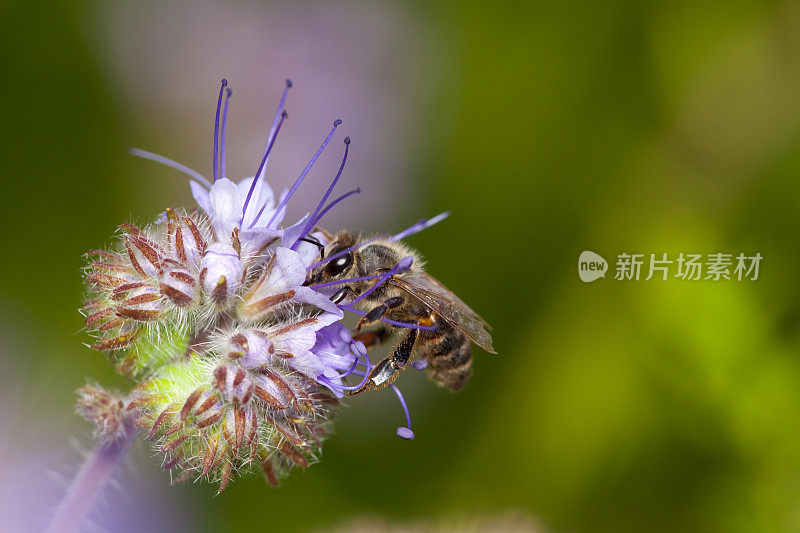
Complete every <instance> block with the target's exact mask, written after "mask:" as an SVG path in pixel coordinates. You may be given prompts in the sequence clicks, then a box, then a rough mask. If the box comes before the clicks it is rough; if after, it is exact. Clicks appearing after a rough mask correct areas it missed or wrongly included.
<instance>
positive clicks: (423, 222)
mask: <svg viewBox="0 0 800 533" xmlns="http://www.w3.org/2000/svg"><path fill="white" fill-rule="evenodd" d="M449 216H450V211H445V212H444V213H440V214H438V215H436V216H435V217H433V218H432V219H430V220H428V219H425V218H421V219H419V222H417V223H416V224H414V225H413V226H411V227H409V228H407V229H405V230H403V231H401V232H400V233H398V234H397V235H394V236H393V237H392V238H391V239H390V240H391V241H392V242H395V241H399V240H400V239H404V238H406V237H408V236H409V235H413V234H415V233H419V232H420V231H422V230H424V229H425V228H429V227H431V226H433V225H434V224H436V223H437V222H441V221H442V220H444V219H446V218H447V217H449Z"/></svg>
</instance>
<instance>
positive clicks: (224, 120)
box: [219, 87, 233, 178]
mask: <svg viewBox="0 0 800 533" xmlns="http://www.w3.org/2000/svg"><path fill="white" fill-rule="evenodd" d="M232 94H233V89H231V88H230V87H228V89H227V90H226V91H225V107H224V108H223V110H222V133H221V134H220V141H219V144H220V146H219V177H220V178H224V177H225V127H226V125H227V124H228V100H230V99H231V95H232Z"/></svg>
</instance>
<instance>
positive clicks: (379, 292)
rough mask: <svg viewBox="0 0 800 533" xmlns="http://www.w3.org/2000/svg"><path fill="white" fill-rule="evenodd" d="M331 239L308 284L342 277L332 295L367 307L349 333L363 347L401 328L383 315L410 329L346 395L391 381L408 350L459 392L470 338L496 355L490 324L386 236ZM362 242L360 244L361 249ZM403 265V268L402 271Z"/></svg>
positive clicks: (344, 235)
mask: <svg viewBox="0 0 800 533" xmlns="http://www.w3.org/2000/svg"><path fill="white" fill-rule="evenodd" d="M328 240H329V244H328V245H327V246H325V247H324V248H322V247H321V245H320V247H321V255H322V256H323V258H324V257H328V258H329V260H328V261H327V262H326V263H324V264H321V265H320V266H317V267H316V268H314V269H313V270H312V271H311V272H310V274H309V277H308V279H307V280H306V285H309V286H312V287H313V286H314V285H319V284H322V283H328V282H335V281H339V280H341V281H342V282H343V283H342V288H341V289H339V290H338V291H337V292H336V293H335V294H333V296H331V300H333V301H334V302H335V303H337V304H339V303H345V304H347V302H350V304H352V306H353V307H355V308H358V309H361V310H363V311H365V312H366V313H365V314H364V316H363V318H362V319H361V320H360V321H359V323H358V325H357V327H356V329H355V333H354V338H355V339H356V340H361V341H363V342H364V344H365V345H366V346H367V348H369V347H370V346H372V345H374V344H376V343H382V342H384V341H385V340H387V339H388V338H389V337H390V336H391V335H392V333H393V332H394V330H395V329H396V328H397V327H403V326H402V325H390V324H388V323H386V322H378V321H380V320H382V319H384V320H387V319H388V320H389V321H394V322H400V323H403V324H405V327H406V328H407V332H406V333H405V335H404V336H403V337H402V339H401V340H400V341H399V342H398V343H397V345H396V346H395V347H394V348H393V349H392V351H391V355H389V356H388V357H386V358H385V359H383V360H382V361H380V362H379V363H377V364H376V365H375V366H374V367H372V369H371V371H370V372H369V375H368V376H367V379H366V380H365V381H364V384H363V385H362V386H361V387H359V388H358V389H356V390H354V391H352V392H351V393H350V394H351V395H355V394H360V393H362V392H364V391H366V390H369V389H380V388H383V387H385V386H387V385H389V384H390V383H392V382H394V380H395V379H397V376H398V374H399V373H400V371H402V370H404V369H405V368H406V366H407V365H408V363H409V361H410V360H411V358H412V356H413V355H416V356H417V357H418V358H420V359H422V360H423V361H425V362H426V363H427V366H426V371H427V373H428V376H429V377H430V378H431V379H432V380H433V381H434V382H435V383H437V384H438V385H440V386H443V387H447V388H448V389H450V390H451V391H457V390H459V389H461V388H462V387H463V386H464V385H465V384H466V383H467V380H468V379H469V377H470V375H471V373H472V353H471V350H470V342H473V343H475V344H477V345H478V346H480V347H481V348H483V349H484V350H486V351H487V352H489V353H497V352H495V351H494V348H493V347H492V337H491V335H490V334H489V333H488V331H487V329H491V327H490V326H489V325H488V324H487V323H486V322H485V321H484V320H483V319H482V318H481V317H480V316H478V315H477V313H475V312H474V311H473V310H472V309H470V308H469V307H468V306H467V305H466V304H465V303H464V302H462V301H461V300H460V299H459V298H458V296H456V295H455V294H453V293H452V292H451V291H450V290H448V289H447V287H445V286H444V285H443V284H442V283H441V282H439V281H438V280H437V279H436V278H434V277H433V276H431V275H430V274H428V273H427V272H425V271H424V269H423V268H422V261H421V260H420V258H419V256H418V254H417V253H416V252H415V251H413V250H411V249H409V248H408V247H406V246H405V245H404V244H402V243H400V242H395V241H392V240H390V239H386V238H383V239H377V240H374V241H372V242H370V243H369V244H367V243H365V242H364V241H359V240H357V239H356V237H354V236H353V235H352V234H350V233H349V232H347V231H341V232H339V233H338V234H336V235H335V236H332V237H331V238H330V239H328ZM362 243H363V244H364V246H359V244H362ZM337 256H338V257H337ZM409 261H411V264H410V267H408V262H409ZM403 263H405V267H406V268H399V267H401V266H403ZM394 272H396V273H394ZM381 275H382V276H381ZM354 278H356V279H354ZM359 278H370V279H359ZM376 322H378V324H377V327H376V328H374V329H371V330H368V331H364V332H361V329H362V328H363V327H364V326H368V325H370V324H374V323H376Z"/></svg>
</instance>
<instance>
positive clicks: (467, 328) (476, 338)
mask: <svg viewBox="0 0 800 533" xmlns="http://www.w3.org/2000/svg"><path fill="white" fill-rule="evenodd" d="M389 283H391V284H392V285H394V286H396V287H397V288H399V289H402V290H403V291H405V292H407V293H408V294H410V295H412V296H414V297H415V298H417V299H419V300H420V301H422V303H424V304H425V305H427V306H428V307H430V308H431V309H432V310H433V312H435V313H436V314H437V315H439V316H440V317H442V318H443V319H444V320H445V321H446V322H447V323H448V324H450V325H451V326H453V327H454V328H455V329H456V330H458V331H459V332H460V333H462V334H463V335H465V336H466V337H467V338H468V339H469V340H470V341H472V342H474V343H475V344H477V345H478V346H480V347H481V348H483V349H484V350H486V351H487V352H489V353H497V352H495V351H494V348H493V347H492V336H491V335H490V334H489V332H488V331H486V330H487V328H488V329H491V326H489V324H487V323H486V321H485V320H483V319H482V318H481V317H480V316H478V314H477V313H476V312H475V311H473V310H472V309H470V308H469V306H468V305H467V304H465V303H464V302H462V301H461V299H460V298H459V297H458V296H456V295H455V294H453V293H452V292H451V291H450V289H448V288H447V287H445V286H444V285H442V282H440V281H439V280H437V279H436V278H434V277H433V276H431V275H430V274H427V273H425V272H404V273H403V274H401V275H399V276H392V277H391V278H390V279H389Z"/></svg>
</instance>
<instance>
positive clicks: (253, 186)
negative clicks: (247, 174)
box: [239, 111, 289, 229]
mask: <svg viewBox="0 0 800 533" xmlns="http://www.w3.org/2000/svg"><path fill="white" fill-rule="evenodd" d="M287 118H289V114H288V113H287V112H286V111H284V112H283V113H281V119H280V122H278V126H277V127H276V128H275V135H273V136H272V139H271V140H270V142H269V146H267V151H266V152H264V157H262V158H261V164H260V165H258V171H257V172H256V175H255V177H254V178H253V183H251V184H250V190H248V191H247V198H245V199H244V205H243V206H242V218H241V220H239V227H242V224H244V217H245V215H247V206H248V205H250V198H251V197H252V196H253V191H255V190H256V183H257V182H258V180H259V179H261V171H262V170H263V169H264V167H265V166H266V165H267V159H269V154H270V152H272V145H274V144H275V139H277V138H278V132H279V131H281V126H282V125H283V121H284V120H286V119H287ZM265 207H267V205H266V204H264V205H263V206H261V210H260V211H259V212H258V215H257V216H256V218H254V219H253V222H251V223H250V226H248V229H250V228H252V227H253V226H255V225H256V222H258V219H259V218H261V213H263V212H264V208H265Z"/></svg>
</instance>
